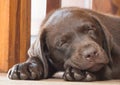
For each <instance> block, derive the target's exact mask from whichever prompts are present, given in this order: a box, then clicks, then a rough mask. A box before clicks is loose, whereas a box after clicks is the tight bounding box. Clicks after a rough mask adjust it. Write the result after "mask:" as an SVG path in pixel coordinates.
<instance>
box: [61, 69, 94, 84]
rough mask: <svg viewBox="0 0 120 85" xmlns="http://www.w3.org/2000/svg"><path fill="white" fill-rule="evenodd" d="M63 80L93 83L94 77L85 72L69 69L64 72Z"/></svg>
mask: <svg viewBox="0 0 120 85" xmlns="http://www.w3.org/2000/svg"><path fill="white" fill-rule="evenodd" d="M63 78H64V80H66V81H86V82H88V81H94V80H96V76H95V75H94V74H92V73H90V72H87V71H81V70H79V69H76V68H72V67H69V68H67V69H66V70H65V73H64V75H63Z"/></svg>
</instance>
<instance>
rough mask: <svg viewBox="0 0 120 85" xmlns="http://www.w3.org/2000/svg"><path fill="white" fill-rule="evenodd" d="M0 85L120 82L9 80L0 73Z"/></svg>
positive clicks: (108, 84) (115, 84)
mask: <svg viewBox="0 0 120 85" xmlns="http://www.w3.org/2000/svg"><path fill="white" fill-rule="evenodd" d="M0 85H120V80H109V81H95V82H67V81H64V80H62V79H45V80H37V81H31V80H9V79H8V78H7V77H6V74H2V73H0Z"/></svg>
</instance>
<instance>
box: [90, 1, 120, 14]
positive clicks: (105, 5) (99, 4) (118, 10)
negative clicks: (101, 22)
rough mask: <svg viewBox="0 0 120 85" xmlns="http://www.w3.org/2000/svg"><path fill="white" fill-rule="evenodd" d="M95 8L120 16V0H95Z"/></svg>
mask: <svg viewBox="0 0 120 85" xmlns="http://www.w3.org/2000/svg"><path fill="white" fill-rule="evenodd" d="M92 8H93V10H96V11H100V12H104V13H110V14H114V15H119V16H120V0H93V4H92Z"/></svg>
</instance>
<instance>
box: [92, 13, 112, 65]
mask: <svg viewBox="0 0 120 85" xmlns="http://www.w3.org/2000/svg"><path fill="white" fill-rule="evenodd" d="M92 18H93V19H94V21H95V22H96V24H97V26H98V28H99V30H100V31H101V32H100V33H101V35H102V36H103V40H102V46H103V49H104V50H105V51H106V53H107V55H108V57H109V61H110V62H109V65H110V67H111V65H112V63H113V61H112V57H111V50H112V47H113V38H112V36H111V34H110V33H109V31H108V30H107V28H106V27H105V26H104V25H103V24H102V23H101V21H100V20H99V19H98V18H97V17H96V16H93V15H92Z"/></svg>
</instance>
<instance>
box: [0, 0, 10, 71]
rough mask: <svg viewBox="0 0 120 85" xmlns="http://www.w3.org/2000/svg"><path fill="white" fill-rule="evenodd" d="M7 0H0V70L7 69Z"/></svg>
mask: <svg viewBox="0 0 120 85" xmlns="http://www.w3.org/2000/svg"><path fill="white" fill-rule="evenodd" d="M8 14H9V0H0V71H4V69H8V47H9V44H8V43H9V39H8V38H9V15H8Z"/></svg>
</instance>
